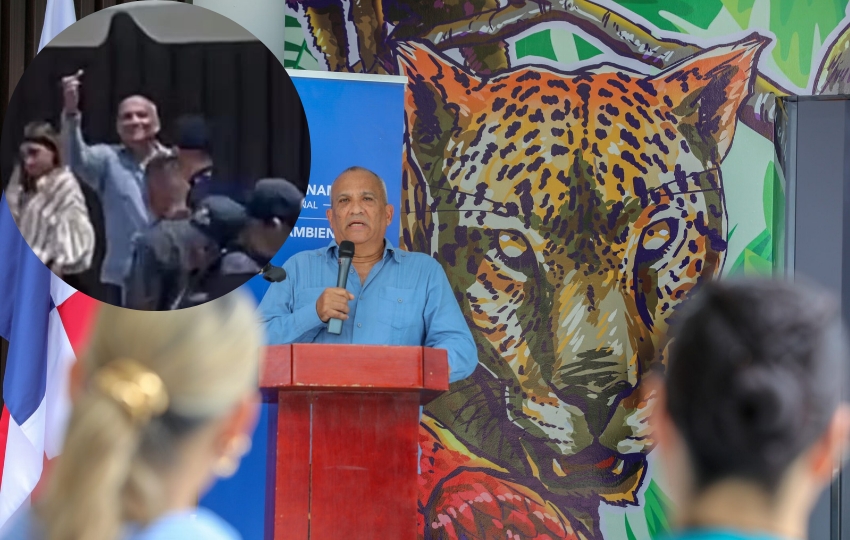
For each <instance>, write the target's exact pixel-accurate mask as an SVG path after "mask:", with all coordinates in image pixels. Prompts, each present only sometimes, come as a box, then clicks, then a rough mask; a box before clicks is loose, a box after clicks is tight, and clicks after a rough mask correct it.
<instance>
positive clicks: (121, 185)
mask: <svg viewBox="0 0 850 540" xmlns="http://www.w3.org/2000/svg"><path fill="white" fill-rule="evenodd" d="M82 75H83V72H82V70H80V71H78V72H77V73H75V74H74V75H71V76H68V77H64V78H63V79H62V89H63V107H62V139H63V143H64V145H65V150H66V152H65V157H66V159H67V160H68V165H69V166H70V168H71V170H72V171H73V172H74V174H76V175H77V176H78V177H79V178H81V179H82V180H83V181H85V182H86V183H88V184H89V185H90V186H91V187H92V188H93V189H94V190H95V192H96V193H97V195H98V197H100V202H101V206H102V207H103V218H104V229H105V233H106V255H105V256H104V260H103V266H102V267H101V271H100V280H101V282H102V283H103V284H104V285H105V287H106V290H107V293H106V296H107V298H102V300H105V301H107V302H108V303H110V304H113V305H119V306H120V305H121V303H122V301H123V298H122V297H123V283H124V278H125V277H126V276H127V274H128V272H129V270H130V262H131V260H132V240H133V237H134V236H135V235H136V234H137V233H139V232H140V231H141V230H142V229H144V228H145V227H146V226H147V225H148V224H149V223H150V221H151V215H150V211H149V209H148V202H147V200H146V196H145V192H146V190H145V175H144V171H145V167H146V165H147V163H148V162H149V161H150V160H151V159H152V158H153V157H154V156H157V155H160V154H162V153H167V152H169V151H168V150H167V149H166V148H165V147H164V146H163V145H162V144H160V143H159V142H158V141H157V139H156V136H157V134H158V133H159V129H160V124H159V117H158V115H157V112H156V106H154V104H153V103H152V102H151V101H150V100H148V99H146V98H144V97H142V96H130V97H128V98H126V99H124V100H123V101H121V103H120V105H119V106H118V118H117V121H116V128H117V131H118V137H119V139H120V140H121V144H118V145H109V144H95V145H91V146H90V145H88V144H87V143H86V141H85V139H84V138H83V134H82V131H81V129H80V123H81V116H80V110H79V102H80V92H79V89H80V77H82Z"/></svg>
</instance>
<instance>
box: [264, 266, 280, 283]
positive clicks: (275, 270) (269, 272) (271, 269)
mask: <svg viewBox="0 0 850 540" xmlns="http://www.w3.org/2000/svg"><path fill="white" fill-rule="evenodd" d="M259 273H260V274H262V275H263V279H265V280H266V281H268V282H271V283H278V282H281V281H283V280H284V279H286V270H284V269H283V268H281V267H280V266H273V265H272V263H268V264H266V265H265V266H264V267H263V269H262V270H260V272H259Z"/></svg>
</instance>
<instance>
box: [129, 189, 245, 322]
mask: <svg viewBox="0 0 850 540" xmlns="http://www.w3.org/2000/svg"><path fill="white" fill-rule="evenodd" d="M245 220H246V213H245V209H244V208H243V207H242V206H241V205H239V204H238V203H236V202H234V201H232V200H230V199H228V198H227V197H223V196H220V197H208V198H207V199H204V201H201V202H200V203H199V208H198V210H196V211H195V213H194V214H192V215H191V216H188V217H183V218H179V219H163V220H160V221H158V222H157V223H156V224H155V225H154V226H153V227H151V228H150V229H149V230H148V231H146V232H145V233H143V234H142V235H141V236H140V237H138V238H137V240H136V245H135V249H134V258H133V265H132V268H131V271H130V274H129V275H128V277H127V280H126V284H125V289H126V291H127V294H126V299H125V302H126V307H129V308H131V309H145V310H168V309H176V308H180V307H188V306H190V305H197V304H200V303H203V302H205V301H207V299H212V298H207V297H206V296H203V295H201V296H198V294H197V293H198V289H199V288H200V287H202V286H203V277H204V276H205V275H207V273H208V272H209V269H210V268H211V267H214V266H215V265H216V264H218V263H219V262H220V258H221V252H222V248H223V246H224V245H226V244H227V243H229V242H231V241H232V238H233V237H234V236H235V235H236V234H238V232H239V231H240V230H241V229H242V228H243V227H244V224H245ZM233 288H235V287H231V290H232V289H233ZM224 292H229V290H228V291H224ZM221 294H223V293H219V294H218V295H217V296H220V295H221ZM217 296H216V297H217Z"/></svg>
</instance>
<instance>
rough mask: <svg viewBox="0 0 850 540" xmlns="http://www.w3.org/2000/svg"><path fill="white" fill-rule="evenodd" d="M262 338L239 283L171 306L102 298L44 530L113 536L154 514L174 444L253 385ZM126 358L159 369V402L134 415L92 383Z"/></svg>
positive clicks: (52, 535) (89, 537)
mask: <svg viewBox="0 0 850 540" xmlns="http://www.w3.org/2000/svg"><path fill="white" fill-rule="evenodd" d="M262 342H263V337H262V334H261V330H260V326H259V322H258V319H257V318H256V315H255V306H254V304H253V303H252V302H251V301H250V300H248V299H247V298H246V297H244V296H243V295H242V294H241V293H240V292H234V293H231V294H229V295H226V296H223V297H221V298H218V299H216V300H213V301H211V302H208V303H206V304H203V305H201V306H197V307H193V308H187V309H182V310H177V311H134V310H130V309H123V308H117V307H113V306H110V305H106V304H103V305H102V306H101V307H100V313H99V317H98V320H97V324H96V327H95V331H94V335H93V336H92V340H91V344H90V347H89V350H88V352H87V354H86V355H85V357H84V358H83V359H82V361H83V362H84V363H85V364H84V365H85V372H86V380H87V383H88V384H87V386H86V388H85V390H84V391H83V393H82V394H81V395H80V396H79V399H78V400H77V402H76V403H75V406H74V410H73V413H72V414H71V419H70V422H69V425H68V431H67V435H66V439H65V444H64V448H63V453H62V455H61V456H60V458H59V460H58V462H57V464H56V468H55V469H54V471H53V475H52V476H51V479H50V483H49V486H48V491H47V493H46V495H45V499H44V501H43V504H42V505H41V506H40V507H39V515H40V517H41V518H42V519H43V522H44V525H45V527H46V532H47V538H48V540H77V539H81V538H85V539H86V540H112V539H114V538H117V537H118V536H119V534H120V532H121V528H122V526H123V524H124V523H126V522H135V523H140V524H147V523H150V522H151V521H152V520H154V519H155V518H156V517H157V516H159V515H160V514H162V513H163V511H164V504H165V503H164V500H165V498H166V497H165V494H164V493H163V491H164V490H163V482H162V478H163V476H164V475H165V474H168V467H169V466H170V465H172V464H173V462H174V460H175V458H176V457H177V456H176V449H177V446H178V444H179V443H180V442H181V441H182V440H184V439H185V437H186V436H187V435H189V434H191V433H194V432H195V430H196V429H197V428H199V427H201V426H204V425H207V424H208V422H210V421H212V420H215V419H218V418H222V417H224V416H225V415H226V414H227V413H229V412H231V411H232V410H233V409H234V407H235V406H236V405H237V404H238V403H239V402H241V400H243V399H244V398H245V397H246V396H247V395H249V393H250V392H251V390H252V389H256V388H257V383H258V368H259V353H260V346H261V344H262ZM127 361H130V362H131V363H132V364H134V365H136V366H138V367H140V368H143V369H146V370H148V371H147V372H148V374H150V373H151V372H152V373H153V374H155V375H157V376H158V377H159V379H161V382H162V385H163V387H164V390H165V394H166V395H167V409H166V410H165V411H164V412H162V411H154V414H153V417H151V418H145V419H144V420H143V421H139V419H138V418H137V417H134V415H131V414H128V409H127V407H126V405H127V403H122V402H121V400H119V399H116V397H115V395H114V393H113V394H112V395H110V393H109V392H108V391H105V390H104V385H103V384H96V383H97V382H98V381H100V382H102V381H103V380H104V377H102V375H103V374H104V372H110V371H112V372H116V369H115V368H116V366H121V365H122V362H127ZM119 371H120V370H119ZM98 375H101V377H98ZM156 413H161V414H159V415H157V414H156Z"/></svg>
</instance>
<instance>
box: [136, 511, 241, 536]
mask: <svg viewBox="0 0 850 540" xmlns="http://www.w3.org/2000/svg"><path fill="white" fill-rule="evenodd" d="M173 538H204V539H205V540H242V537H241V536H240V535H239V533H238V532H237V531H236V529H234V528H233V526H231V525H230V524H229V523H227V522H226V521H224V520H223V519H221V518H220V517H218V516H217V515H216V514H214V513H213V512H211V511H209V510H206V509H204V508H197V509H194V510H192V511H191V512H178V513H174V514H169V515H166V516H163V517H161V518H159V519H157V520H156V521H154V522H153V523H151V524H150V526H148V527H146V528H145V529H142V530H140V531H137V532H133V531H130V532H129V534H128V535H127V536H126V537H125V540H171V539H173Z"/></svg>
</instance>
